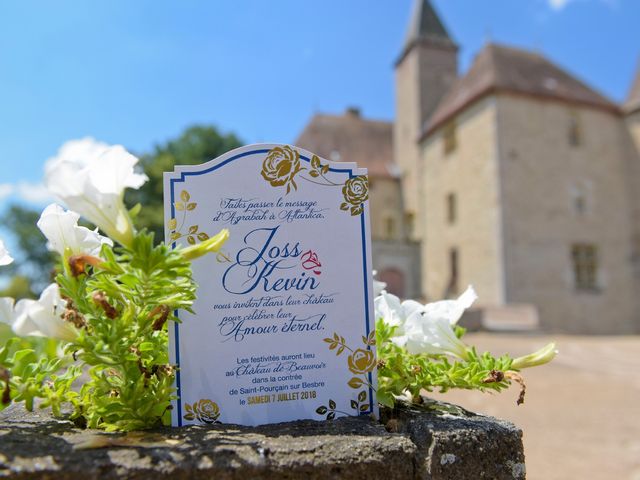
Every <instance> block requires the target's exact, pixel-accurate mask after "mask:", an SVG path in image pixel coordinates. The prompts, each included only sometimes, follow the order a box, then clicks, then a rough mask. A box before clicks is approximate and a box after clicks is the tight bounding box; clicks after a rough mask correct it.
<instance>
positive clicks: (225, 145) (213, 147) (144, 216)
mask: <svg viewBox="0 0 640 480" xmlns="http://www.w3.org/2000/svg"><path fill="white" fill-rule="evenodd" d="M241 145H242V142H241V141H240V139H238V137H236V136H235V135H234V134H221V133H220V132H219V131H218V130H217V129H216V128H215V127H212V126H202V125H195V126H192V127H190V128H188V129H187V130H185V131H184V133H183V134H182V135H180V137H178V138H177V139H175V140H170V141H168V142H167V143H166V144H164V145H161V146H156V147H155V151H154V152H153V153H151V154H146V155H143V156H142V157H141V159H140V160H141V164H142V168H143V169H144V172H145V173H146V174H147V176H148V177H149V181H148V182H147V183H145V184H144V185H143V186H142V187H141V188H140V189H138V190H129V191H127V195H126V203H127V205H131V206H133V205H135V204H137V203H139V204H141V205H142V206H143V207H144V208H143V209H142V210H141V211H140V214H139V215H138V216H137V217H136V219H135V222H136V226H137V227H138V228H147V229H149V230H150V231H152V232H154V234H155V241H156V243H157V242H160V241H162V240H163V237H164V228H163V225H164V213H163V212H164V204H163V195H162V191H163V180H162V174H163V173H164V172H168V171H172V170H173V167H174V166H175V165H197V164H200V163H204V162H206V161H208V160H211V159H213V158H215V157H218V156H220V155H222V154H223V153H226V152H228V151H229V150H232V149H234V148H237V147H239V146H241Z"/></svg>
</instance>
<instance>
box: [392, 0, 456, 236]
mask: <svg viewBox="0 0 640 480" xmlns="http://www.w3.org/2000/svg"><path fill="white" fill-rule="evenodd" d="M457 72H458V47H457V45H456V44H455V43H454V42H453V40H452V39H451V37H450V36H449V33H448V32H447V29H446V28H445V27H444V25H443V23H442V21H441V20H440V18H439V17H438V15H437V14H436V12H435V10H434V9H433V6H432V5H431V3H430V2H429V0H415V5H414V9H413V13H412V17H411V20H410V23H409V29H408V32H407V37H406V40H405V43H404V47H403V49H402V53H401V54H400V56H399V58H398V60H397V61H396V65H395V73H396V122H395V124H394V131H393V137H394V142H393V143H394V152H393V154H394V159H395V161H396V163H397V164H398V166H399V167H400V170H401V174H402V180H403V187H404V188H403V191H404V204H405V206H404V207H405V212H406V214H407V220H408V222H409V223H410V224H413V227H412V228H411V229H412V230H413V233H412V237H413V238H415V239H419V238H420V236H421V233H420V232H421V230H422V228H421V224H422V222H421V219H420V218H419V216H418V215H417V212H418V211H419V210H418V198H419V195H420V192H419V188H420V187H419V185H418V183H417V177H418V158H419V156H420V151H419V147H418V137H419V136H420V134H421V132H422V128H423V126H424V125H425V123H426V122H427V120H428V119H429V118H430V116H431V114H432V113H433V112H434V111H435V109H436V107H437V106H438V103H439V102H440V100H441V99H442V97H443V96H444V95H445V93H446V92H447V91H448V90H449V89H450V88H451V86H452V84H453V82H454V81H455V79H456V77H457Z"/></svg>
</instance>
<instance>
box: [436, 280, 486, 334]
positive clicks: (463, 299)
mask: <svg viewBox="0 0 640 480" xmlns="http://www.w3.org/2000/svg"><path fill="white" fill-rule="evenodd" d="M477 298H478V296H477V295H476V292H475V290H474V289H473V287H472V286H469V287H467V289H466V290H465V292H464V293H463V294H462V295H460V296H459V297H458V299H457V300H442V301H440V302H433V303H428V304H427V305H425V315H426V316H427V318H429V319H437V318H444V319H447V320H448V321H449V323H450V324H451V325H455V324H456V323H458V320H460V317H462V314H463V313H464V311H465V310H466V309H467V308H469V307H470V306H471V304H473V302H474V301H475V300H476V299H477Z"/></svg>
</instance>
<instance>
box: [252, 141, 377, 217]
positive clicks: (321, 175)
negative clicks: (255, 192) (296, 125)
mask: <svg viewBox="0 0 640 480" xmlns="http://www.w3.org/2000/svg"><path fill="white" fill-rule="evenodd" d="M260 173H261V175H262V178H264V179H265V180H266V181H267V182H269V184H270V185H271V186H272V187H284V186H286V189H287V192H286V193H287V194H289V193H290V192H291V191H293V190H297V189H298V184H297V183H296V178H297V179H300V180H304V181H307V182H309V183H315V184H316V185H323V186H327V187H342V196H343V200H344V201H343V202H342V203H341V204H340V210H344V211H348V212H350V213H351V215H353V216H356V215H360V214H361V213H362V212H363V211H364V204H365V202H366V201H367V200H368V199H369V179H368V178H367V176H366V175H356V176H355V177H351V178H349V179H348V180H347V181H346V182H344V183H335V182H333V181H331V180H330V179H329V178H327V176H326V175H327V173H329V165H328V164H325V165H322V162H321V161H320V157H318V156H317V155H313V156H312V157H311V162H310V164H309V167H308V168H307V167H303V166H302V164H301V162H300V152H299V151H298V150H296V149H295V148H293V147H290V146H289V145H283V146H281V147H274V148H272V149H271V150H269V152H268V153H267V156H266V157H265V159H264V161H263V162H262V170H261V172H260Z"/></svg>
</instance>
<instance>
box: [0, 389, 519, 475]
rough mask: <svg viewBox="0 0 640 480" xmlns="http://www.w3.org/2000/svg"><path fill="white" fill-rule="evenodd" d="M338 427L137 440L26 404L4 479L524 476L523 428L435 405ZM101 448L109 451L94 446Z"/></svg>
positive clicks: (175, 433)
mask: <svg viewBox="0 0 640 480" xmlns="http://www.w3.org/2000/svg"><path fill="white" fill-rule="evenodd" d="M382 417H383V423H378V422H375V421H373V420H371V419H370V418H368V417H359V418H358V417H346V418H340V419H338V420H336V421H330V422H316V421H311V420H306V421H297V422H290V423H281V424H275V425H264V426H260V427H241V426H235V425H212V426H206V427H199V426H191V427H183V428H174V429H171V428H163V429H159V430H156V431H153V432H144V433H134V434H130V435H128V436H123V435H114V434H105V433H99V432H96V431H86V430H80V429H77V428H75V427H74V426H73V425H72V424H71V423H70V422H67V421H59V420H54V419H52V418H50V417H49V416H48V415H46V414H43V413H26V412H24V410H23V409H22V406H21V405H13V406H11V407H9V408H8V409H7V410H5V411H4V412H0V476H6V477H9V478H14V479H22V478H25V479H26V478H30V479H31V478H42V479H45V478H46V479H48V480H62V479H64V480H67V479H69V480H71V479H74V480H75V479H78V478H81V479H83V480H92V479H122V478H127V479H143V478H154V479H156V480H160V479H164V478H167V479H172V480H180V479H205V478H216V479H220V480H228V479H248V478H251V479H265V480H266V479H300V478H304V479H308V480H314V479H336V478H340V479H344V480H349V479H368V480H369V479H374V480H375V479H381V480H395V479H424V480H454V479H455V480H467V479H468V480H476V479H478V478H490V479H494V480H502V479H505V480H506V479H509V480H514V479H515V480H523V479H524V478H525V464H524V454H523V451H522V432H521V431H520V430H518V429H517V428H515V427H514V426H513V425H512V424H510V423H507V422H503V421H500V420H496V419H494V418H491V417H484V416H479V415H475V414H473V413H470V412H467V411H465V410H463V409H461V408H459V407H456V406H453V405H449V404H445V403H439V402H432V401H429V402H427V403H426V404H425V405H424V406H423V407H422V408H420V409H417V408H414V409H408V408H405V409H402V410H397V411H385V412H383V416H382ZM91 447H101V448H91Z"/></svg>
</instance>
